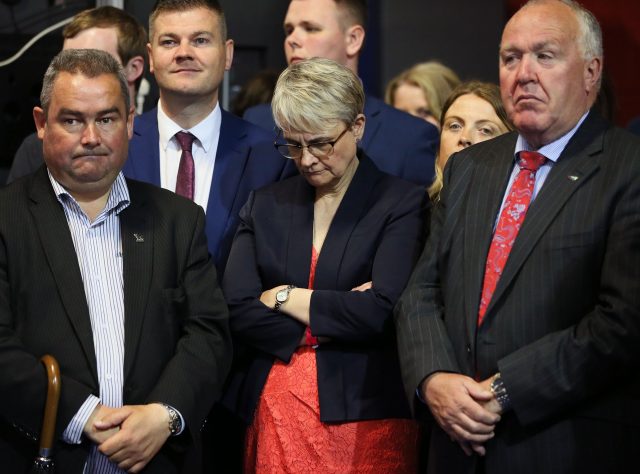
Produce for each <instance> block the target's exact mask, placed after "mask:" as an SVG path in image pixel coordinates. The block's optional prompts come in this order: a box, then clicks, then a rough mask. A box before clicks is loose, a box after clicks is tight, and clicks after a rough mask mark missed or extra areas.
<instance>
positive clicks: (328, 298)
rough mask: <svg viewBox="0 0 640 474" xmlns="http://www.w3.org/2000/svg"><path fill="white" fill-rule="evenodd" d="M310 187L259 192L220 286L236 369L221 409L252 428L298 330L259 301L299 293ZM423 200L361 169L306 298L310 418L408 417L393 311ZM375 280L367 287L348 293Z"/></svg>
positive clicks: (305, 267)
mask: <svg viewBox="0 0 640 474" xmlns="http://www.w3.org/2000/svg"><path fill="white" fill-rule="evenodd" d="M314 196H315V190H314V188H313V187H312V186H310V185H309V184H308V183H307V182H306V180H305V179H304V178H303V177H302V176H296V177H293V178H290V179H288V180H285V181H282V182H280V183H276V184H273V185H271V186H267V187H265V188H262V189H260V190H258V191H256V192H255V193H252V195H251V197H250V198H249V200H248V201H247V204H246V205H245V206H244V208H243V209H242V211H241V213H240V219H241V224H240V226H239V228H238V233H237V234H236V238H235V239H234V241H233V247H232V249H231V254H230V256H229V263H228V267H227V273H226V274H225V278H224V281H223V290H224V293H225V297H226V299H227V303H228V304H229V310H230V314H231V318H230V323H231V328H232V334H233V335H234V349H235V350H236V358H235V361H234V365H235V368H234V369H232V376H231V377H230V379H229V381H228V388H227V391H226V394H225V396H224V397H223V404H224V405H225V406H226V407H227V408H229V409H230V410H231V411H232V412H234V413H236V414H237V415H238V416H239V417H240V418H242V419H243V420H244V421H245V422H247V423H250V422H251V419H252V417H253V413H254V410H255V407H256V404H257V402H258V399H259V397H260V393H261V392H262V388H263V386H264V383H265V381H266V378H267V375H268V374H269V371H270V370H271V366H272V365H273V362H274V360H276V359H280V360H283V361H285V362H288V361H289V360H290V358H291V356H292V354H293V352H294V351H295V350H296V347H297V345H298V341H300V338H301V337H302V334H303V333H304V330H305V326H304V325H303V324H301V323H299V322H298V321H296V320H294V319H293V318H290V317H289V316H286V315H284V314H281V313H278V312H276V311H275V310H273V309H272V308H269V307H267V306H265V305H264V304H262V303H261V302H260V299H259V298H260V294H261V293H262V291H264V290H266V289H269V288H273V287H274V286H277V285H282V284H293V285H296V286H298V287H302V288H307V284H308V281H309V268H310V263H311V245H312V241H313V205H314ZM428 202H429V201H428V198H427V195H426V192H425V190H424V188H423V187H422V186H418V185H415V184H413V183H409V182H406V181H404V180H401V179H398V178H396V177H393V176H389V175H388V174H385V173H382V172H380V170H378V168H376V166H375V165H374V164H373V162H372V161H371V160H369V159H368V158H366V157H365V156H361V158H360V165H359V167H358V169H357V171H356V174H355V176H354V178H353V181H352V182H351V184H350V186H349V189H348V190H347V192H346V194H345V196H344V198H343V200H342V202H341V204H340V206H339V207H338V210H337V211H336V214H335V216H334V218H333V222H332V223H331V227H330V229H329V232H328V234H327V237H326V239H325V241H324V244H323V247H322V250H321V253H320V255H319V258H318V263H317V267H316V273H315V281H314V292H313V295H312V297H311V309H310V314H311V330H312V333H313V334H314V335H316V336H325V337H328V338H330V340H331V342H328V343H322V344H320V346H319V347H318V349H317V361H318V390H319V395H320V418H321V419H322V421H324V422H343V421H355V420H369V419H380V418H409V417H410V411H409V406H408V403H407V400H406V399H405V398H404V396H403V389H402V383H401V378H400V367H399V364H398V355H397V347H396V336H395V330H394V326H393V320H392V308H393V305H394V304H395V302H396V300H397V299H398V298H399V296H400V293H401V292H402V290H403V288H404V286H405V284H406V282H407V279H408V278H409V275H410V273H411V270H412V268H413V265H414V262H415V261H416V259H417V257H418V255H419V253H420V251H421V249H422V238H423V232H424V219H425V215H426V212H427V206H428ZM368 281H373V289H372V290H368V291H364V292H360V291H350V290H351V289H352V288H354V287H355V286H357V285H360V284H362V283H366V282H368Z"/></svg>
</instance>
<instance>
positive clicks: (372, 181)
mask: <svg viewBox="0 0 640 474" xmlns="http://www.w3.org/2000/svg"><path fill="white" fill-rule="evenodd" d="M380 177H381V173H380V172H379V171H378V170H377V169H376V168H375V166H374V164H373V163H372V162H371V160H369V159H368V158H366V157H361V158H360V164H359V165H358V169H357V170H356V173H355V175H354V177H353V180H352V181H351V184H350V185H349V189H347V192H346V193H345V195H344V197H343V198H342V202H341V203H340V205H339V206H338V209H337V211H336V214H335V216H334V217H333V220H332V221H331V226H330V227H329V232H328V233H327V237H326V238H325V241H324V243H323V244H322V252H321V253H320V256H319V258H318V266H317V268H316V275H315V287H316V288H318V289H324V288H338V275H339V271H340V267H341V265H342V259H343V256H344V253H345V252H346V251H347V244H348V242H349V239H350V238H351V234H352V233H353V231H354V229H355V228H356V226H357V225H358V223H359V222H360V220H361V217H362V214H364V213H365V212H366V210H367V203H368V202H369V201H370V197H371V192H372V191H373V188H374V187H375V185H376V184H377V182H378V180H379V179H380Z"/></svg>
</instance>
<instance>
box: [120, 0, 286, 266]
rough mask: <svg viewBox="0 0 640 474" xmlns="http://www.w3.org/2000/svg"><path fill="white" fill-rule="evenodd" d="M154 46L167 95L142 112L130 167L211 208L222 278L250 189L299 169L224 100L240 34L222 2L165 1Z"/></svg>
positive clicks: (155, 68) (156, 17)
mask: <svg viewBox="0 0 640 474" xmlns="http://www.w3.org/2000/svg"><path fill="white" fill-rule="evenodd" d="M147 48H148V53H149V66H150V70H151V72H152V73H153V75H154V77H155V79H156V82H157V83H158V89H159V91H160V100H159V101H158V106H157V107H156V108H154V109H152V110H150V111H149V112H146V113H144V114H142V115H141V116H139V117H136V120H135V125H134V134H133V138H132V140H131V145H130V148H129V159H128V160H127V163H126V164H125V167H124V170H123V171H124V174H125V176H127V177H130V178H135V179H138V180H141V181H146V182H149V183H153V184H156V185H158V186H162V187H163V188H165V189H169V190H171V191H175V192H177V193H178V194H182V195H184V196H186V197H188V198H189V199H192V200H193V201H195V202H196V203H197V204H199V205H200V206H202V208H203V209H205V212H206V213H207V223H206V232H207V240H208V243H209V251H210V252H211V255H212V256H213V258H214V261H215V262H216V267H217V269H218V275H219V277H220V278H222V274H223V272H224V266H225V264H226V260H227V257H228V254H229V250H230V249H231V242H232V240H233V236H234V234H235V230H236V227H237V226H238V212H239V211H240V208H241V207H242V206H243V205H244V203H245V202H246V200H247V198H248V197H249V193H250V192H251V191H252V190H254V189H256V188H259V187H261V186H264V185H266V184H268V183H272V182H274V181H277V180H279V179H280V178H281V177H282V176H283V175H285V174H286V173H287V172H289V173H293V172H294V169H292V168H287V167H286V165H287V160H285V159H283V158H282V157H281V156H280V155H279V154H278V153H277V152H276V150H275V149H274V147H273V137H274V135H273V134H272V133H269V132H267V131H265V130H262V129H261V128H260V127H257V126H255V125H253V124H251V123H249V122H246V121H244V120H242V119H240V118H238V117H235V116H234V115H232V114H230V113H228V112H226V111H225V110H222V108H221V107H220V104H219V101H218V97H219V90H220V85H221V83H222V79H223V77H224V72H225V71H226V70H228V69H229V68H230V67H231V62H232V60H233V40H231V39H228V38H227V26H226V21H225V17H224V12H223V10H222V7H221V6H220V4H219V3H218V2H217V1H215V0H160V1H158V2H157V3H156V5H155V7H154V9H153V10H152V12H151V15H150V17H149V44H148V46H147ZM287 170H288V171H287Z"/></svg>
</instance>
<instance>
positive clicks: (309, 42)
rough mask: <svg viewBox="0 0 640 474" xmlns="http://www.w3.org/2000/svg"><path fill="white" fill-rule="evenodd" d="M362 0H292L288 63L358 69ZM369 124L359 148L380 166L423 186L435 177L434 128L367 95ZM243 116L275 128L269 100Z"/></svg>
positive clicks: (287, 32)
mask: <svg viewBox="0 0 640 474" xmlns="http://www.w3.org/2000/svg"><path fill="white" fill-rule="evenodd" d="M366 23H367V5H366V1H365V0H291V2H290V3H289V9H288V10H287V14H286V17H285V19H284V31H285V35H286V38H285V41H284V52H285V55H286V57H287V63H288V64H291V63H294V62H296V61H300V60H301V59H306V58H311V57H321V58H327V59H332V60H334V61H336V62H338V63H340V64H342V65H344V66H346V67H348V68H349V69H351V70H352V71H353V72H354V73H355V74H358V58H359V56H360V52H361V51H362V47H363V45H364V41H365V26H366ZM364 114H365V116H366V117H367V125H366V127H365V130H364V136H363V137H362V141H361V142H360V144H359V147H360V148H362V150H364V152H365V153H366V154H367V155H368V156H369V157H370V158H371V159H372V160H373V161H374V162H375V163H376V165H377V166H378V167H379V168H380V169H381V170H382V171H385V172H387V173H389V174H392V175H394V176H399V177H401V178H405V179H407V180H409V181H413V182H416V183H418V184H422V185H425V186H427V185H429V184H431V182H432V181H433V177H434V173H435V171H434V161H435V153H436V150H437V149H438V142H439V139H438V130H437V129H436V127H434V126H433V125H431V124H429V123H426V122H425V121H424V120H419V119H417V118H415V117H412V116H410V115H409V114H406V113H404V112H401V111H399V110H396V109H394V108H393V107H390V106H388V105H387V104H385V103H384V102H383V101H381V100H379V99H377V98H375V97H372V96H370V95H367V97H366V102H365V105H364ZM244 118H245V119H247V120H249V121H250V122H253V123H255V124H258V125H260V126H262V127H264V128H265V129H267V130H274V128H275V122H274V121H273V116H272V114H271V106H270V105H269V104H263V105H257V106H255V107H252V108H250V109H248V110H247V111H246V112H245V114H244Z"/></svg>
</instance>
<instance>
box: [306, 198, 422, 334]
mask: <svg viewBox="0 0 640 474" xmlns="http://www.w3.org/2000/svg"><path fill="white" fill-rule="evenodd" d="M427 206H428V200H427V197H426V192H425V191H424V189H423V188H413V187H412V188H411V189H410V190H409V192H405V193H403V194H402V196H400V197H399V199H398V201H397V202H395V203H394V205H393V206H392V207H393V210H392V211H391V213H390V214H389V215H387V216H380V217H381V218H385V217H386V222H385V225H384V228H383V229H382V232H381V233H380V235H379V236H371V238H379V239H380V240H379V243H378V244H377V246H376V249H375V254H374V255H372V256H371V258H372V260H373V266H372V275H371V280H372V282H373V287H372V289H370V290H367V291H332V290H314V292H313V294H312V295H311V307H310V322H311V332H312V333H313V335H314V336H322V337H328V338H330V339H331V340H333V341H346V342H363V343H366V342H370V341H371V340H372V339H375V338H382V337H386V336H387V335H388V334H389V326H390V325H392V324H393V320H392V310H393V307H394V305H395V304H396V302H397V300H398V298H399V297H400V294H401V292H402V290H403V288H404V286H405V285H406V282H407V280H408V279H409V275H410V274H411V270H412V269H413V265H414V264H415V262H416V259H417V258H418V255H419V252H420V247H421V244H422V242H423V231H424V219H425V214H426V213H427ZM362 283H365V282H357V284H362ZM354 286H355V285H354Z"/></svg>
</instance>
